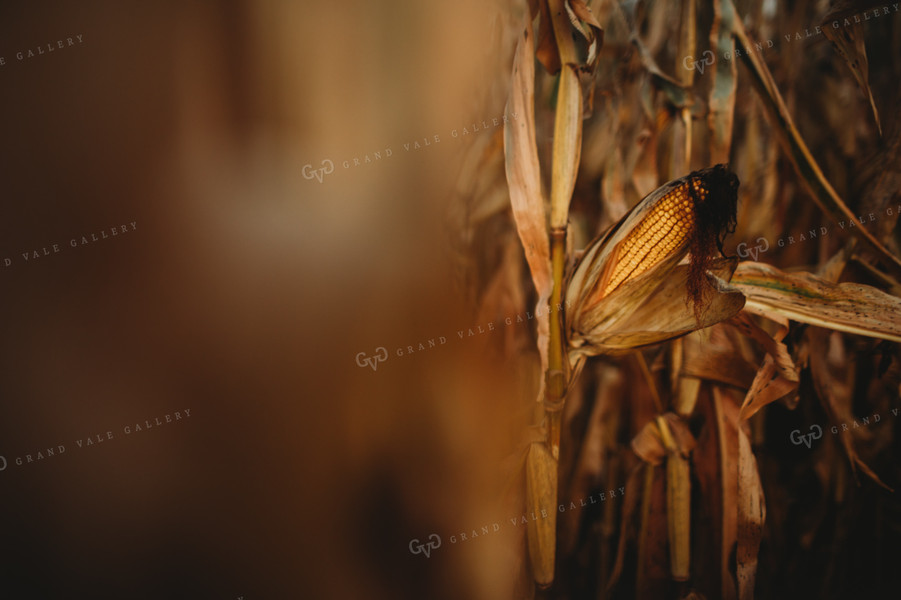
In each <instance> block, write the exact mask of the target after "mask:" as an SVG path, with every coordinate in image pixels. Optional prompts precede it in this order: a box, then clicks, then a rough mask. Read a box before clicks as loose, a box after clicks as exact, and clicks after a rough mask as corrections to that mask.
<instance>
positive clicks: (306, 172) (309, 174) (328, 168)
mask: <svg viewBox="0 0 901 600" xmlns="http://www.w3.org/2000/svg"><path fill="white" fill-rule="evenodd" d="M320 164H322V166H321V167H319V168H318V169H314V168H313V165H304V166H303V171H302V173H303V178H304V179H313V178H314V177H315V178H316V180H317V181H319V183H322V178H323V176H325V175H331V174H332V173H333V172H334V171H335V163H333V162H332V161H330V160H329V159H327V158H326V159H325V160H323V161H322V163H320Z"/></svg>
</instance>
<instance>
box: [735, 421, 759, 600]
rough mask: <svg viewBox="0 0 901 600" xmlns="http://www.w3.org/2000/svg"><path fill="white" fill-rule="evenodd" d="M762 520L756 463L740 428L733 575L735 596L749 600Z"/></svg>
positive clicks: (750, 598)
mask: <svg viewBox="0 0 901 600" xmlns="http://www.w3.org/2000/svg"><path fill="white" fill-rule="evenodd" d="M765 519H766V502H765V500H764V497H763V486H762V485H761V483H760V474H759V473H758V471H757V460H756V459H755V458H754V453H753V451H752V450H751V441H750V440H749V439H748V436H747V434H746V433H745V431H744V429H742V428H741V427H739V428H738V551H737V554H736V558H737V565H736V574H737V576H738V597H739V598H740V599H741V600H753V598H754V581H755V578H756V576H757V551H758V549H759V548H760V538H761V537H762V536H763V523H764V520H765Z"/></svg>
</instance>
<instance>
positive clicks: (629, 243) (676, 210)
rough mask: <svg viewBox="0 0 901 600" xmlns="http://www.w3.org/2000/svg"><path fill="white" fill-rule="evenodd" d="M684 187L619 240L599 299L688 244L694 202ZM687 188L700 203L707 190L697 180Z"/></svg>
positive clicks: (669, 195)
mask: <svg viewBox="0 0 901 600" xmlns="http://www.w3.org/2000/svg"><path fill="white" fill-rule="evenodd" d="M688 186H689V183H688V182H686V183H683V184H682V185H680V186H678V187H676V188H674V189H673V190H672V191H670V192H669V193H667V194H666V195H665V196H664V197H663V198H661V199H660V200H659V201H658V202H657V203H656V204H654V206H653V207H652V208H651V209H650V211H649V212H648V214H647V215H646V216H645V217H644V219H642V221H641V222H640V223H639V224H638V225H637V226H636V227H635V229H633V230H632V232H631V233H630V234H629V236H628V237H627V238H626V239H625V240H623V242H622V245H621V246H620V248H619V250H618V251H617V257H616V266H615V267H614V269H613V272H612V273H611V275H610V279H609V280H608V281H607V285H606V287H605V288H604V292H603V295H605V296H606V295H607V294H609V293H610V292H611V291H613V290H614V289H616V288H617V287H618V286H619V285H620V284H622V283H623V282H624V281H626V280H628V279H631V278H633V277H637V276H639V275H641V274H642V273H644V272H645V271H647V270H649V269H651V268H652V267H653V266H654V265H656V264H657V263H659V262H660V261H662V260H663V259H665V258H666V257H668V256H670V255H671V254H672V253H673V252H676V251H677V250H679V249H681V248H682V247H684V245H685V244H686V243H688V241H689V238H690V237H691V235H692V232H693V231H694V226H695V201H694V200H693V199H692V194H690V193H689V188H688ZM691 186H692V188H693V189H694V195H695V197H696V198H698V200H699V201H703V200H704V199H705V198H706V196H707V190H706V189H705V188H704V187H703V183H702V182H701V180H700V179H697V178H695V179H693V180H692V181H691Z"/></svg>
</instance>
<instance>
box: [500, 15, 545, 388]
mask: <svg viewBox="0 0 901 600" xmlns="http://www.w3.org/2000/svg"><path fill="white" fill-rule="evenodd" d="M534 86H535V61H534V59H533V40H532V27H531V24H530V23H528V22H526V24H525V26H524V28H523V35H522V37H521V38H520V40H519V44H518V45H517V48H516V56H515V58H514V61H513V82H512V85H511V88H510V99H509V101H508V104H509V105H510V107H511V109H512V110H513V112H515V113H516V114H518V115H521V116H520V118H518V119H515V120H510V121H508V122H507V123H506V125H505V126H504V156H505V168H506V172H507V184H508V187H509V190H510V204H511V206H512V209H513V219H514V221H515V222H516V231H517V233H518V234H519V238H520V240H521V241H522V246H523V250H524V252H525V255H526V261H527V262H528V263H529V271H530V272H531V274H532V281H533V283H534V284H535V290H536V291H537V292H538V304H537V307H538V308H542V307H546V306H547V301H548V298H549V297H550V294H551V264H550V247H549V244H548V237H547V214H546V211H545V207H544V199H543V197H542V193H541V168H540V166H539V163H538V149H537V145H536V143H535V111H534V100H535V89H534ZM536 315H537V321H538V323H537V328H538V340H537V342H538V351H539V355H540V357H541V367H542V371H544V370H545V369H546V368H547V362H548V359H547V339H548V331H549V324H548V311H547V310H537V309H536ZM541 393H542V392H541V391H540V390H539V395H540V394H541Z"/></svg>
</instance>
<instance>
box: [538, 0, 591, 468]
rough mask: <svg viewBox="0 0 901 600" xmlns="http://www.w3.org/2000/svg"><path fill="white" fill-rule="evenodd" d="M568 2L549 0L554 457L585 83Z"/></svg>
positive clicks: (548, 389)
mask: <svg viewBox="0 0 901 600" xmlns="http://www.w3.org/2000/svg"><path fill="white" fill-rule="evenodd" d="M564 1H565V0H549V1H548V8H549V9H550V10H549V12H550V17H551V25H552V26H553V30H554V39H555V40H556V42H557V49H558V50H559V52H560V64H561V67H560V80H559V84H558V85H559V87H558V90H557V107H556V114H555V118H554V145H553V164H552V165H551V219H550V238H551V277H552V280H553V288H552V289H551V297H550V301H549V307H548V308H549V310H550V311H554V310H555V309H556V307H557V305H560V306H561V310H556V311H555V312H551V313H550V315H549V316H550V317H551V318H550V323H549V331H548V369H547V373H546V375H545V401H544V404H545V411H546V417H547V423H548V438H547V441H548V446H549V447H550V449H551V454H552V455H553V456H554V458H559V456H560V418H561V412H562V410H563V400H564V396H565V394H566V387H567V379H566V376H567V368H566V367H567V365H566V364H565V357H566V352H565V344H566V339H565V336H564V332H563V323H564V320H563V311H562V303H563V299H562V298H563V275H564V269H565V267H566V225H567V221H568V220H569V202H570V200H571V199H572V193H573V189H574V188H575V185H576V174H577V172H578V169H579V159H580V155H581V147H582V86H581V85H580V83H579V77H578V75H577V74H576V65H577V64H578V60H577V57H576V50H575V45H574V44H573V39H572V23H571V22H570V20H569V17H568V16H567V8H566V7H565V6H564Z"/></svg>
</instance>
